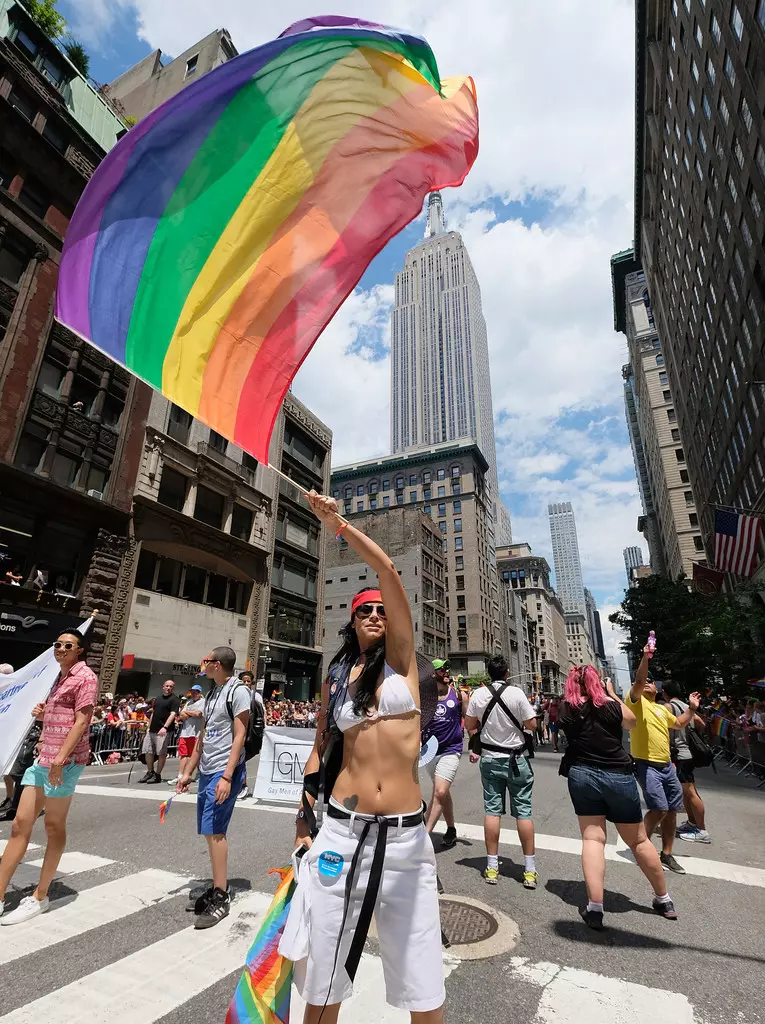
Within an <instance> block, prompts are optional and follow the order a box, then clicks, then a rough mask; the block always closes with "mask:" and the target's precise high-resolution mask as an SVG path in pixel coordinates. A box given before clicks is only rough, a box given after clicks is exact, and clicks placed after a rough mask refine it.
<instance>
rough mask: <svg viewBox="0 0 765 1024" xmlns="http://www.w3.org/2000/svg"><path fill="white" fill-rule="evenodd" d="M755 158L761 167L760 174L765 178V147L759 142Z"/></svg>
mask: <svg viewBox="0 0 765 1024" xmlns="http://www.w3.org/2000/svg"><path fill="white" fill-rule="evenodd" d="M754 158H755V160H756V161H757V166H758V167H759V168H760V174H761V175H762V176H763V178H765V149H763V148H762V146H761V145H760V143H759V142H758V143H757V149H756V150H755V151H754Z"/></svg>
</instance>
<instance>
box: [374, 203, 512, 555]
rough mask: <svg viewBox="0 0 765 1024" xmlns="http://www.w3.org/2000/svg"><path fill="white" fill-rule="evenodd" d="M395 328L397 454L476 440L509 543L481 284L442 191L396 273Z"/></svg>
mask: <svg viewBox="0 0 765 1024" xmlns="http://www.w3.org/2000/svg"><path fill="white" fill-rule="evenodd" d="M391 334H392V338H391V441H392V450H393V453H394V454H398V453H403V452H410V451H415V450H417V449H422V448H430V447H431V446H432V445H436V444H442V443H444V442H448V441H463V440H472V441H475V442H476V443H477V444H478V447H479V448H480V449H481V451H482V453H483V455H484V458H485V459H486V461H487V462H488V463H489V473H488V483H489V487H490V489H491V492H492V494H491V498H492V506H493V507H492V511H493V518H494V541H495V544H496V545H502V544H509V543H511V540H512V538H511V531H510V515H509V513H508V512H507V510H506V509H505V508H504V506H503V505H502V504H501V502H500V500H499V485H498V480H497V451H496V442H495V438H494V413H493V409H492V400H491V376H490V369H489V347H488V342H487V336H486V321H485V320H484V317H483V311H482V309H481V289H480V286H479V284H478V278H477V277H476V273H475V270H474V269H473V264H472V263H471V261H470V256H469V254H468V251H467V249H466V248H465V244H464V242H463V241H462V236H461V235H460V234H459V232H457V231H447V230H446V224H445V221H444V212H443V203H442V200H441V195H440V193H438V192H433V193H431V195H430V196H429V199H428V221H427V228H426V235H425V240H424V241H423V242H421V243H420V244H419V245H417V246H415V247H414V248H413V249H410V250H409V252H408V253H407V254H406V260H405V263H404V269H403V270H401V271H399V273H398V274H396V295H395V305H394V308H393V313H392V331H391Z"/></svg>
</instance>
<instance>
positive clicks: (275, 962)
mask: <svg viewBox="0 0 765 1024" xmlns="http://www.w3.org/2000/svg"><path fill="white" fill-rule="evenodd" d="M269 874H271V875H273V874H278V875H281V881H280V882H279V887H278V889H277V890H276V894H275V896H274V898H273V900H272V901H271V906H270V907H269V908H268V913H267V914H266V919H265V921H264V922H263V924H262V925H261V927H260V930H259V931H258V934H257V935H256V936H255V941H254V942H253V944H252V946H251V947H250V951H249V953H248V954H247V961H246V963H245V968H244V971H243V972H242V977H241V979H240V980H239V984H238V985H237V987H236V992H235V993H234V998H233V999H232V1000H231V1004H230V1005H229V1008H228V1013H227V1014H226V1024H289V1019H290V992H291V988H292V962H291V961H290V960H287V959H285V957H283V956H281V955H280V953H279V940H280V939H281V935H282V932H283V931H284V925H285V924H286V922H287V913H288V912H289V905H290V900H291V899H292V894H293V893H294V891H295V875H294V872H293V870H292V867H291V866H290V867H286V868H273V869H272V870H271V871H269Z"/></svg>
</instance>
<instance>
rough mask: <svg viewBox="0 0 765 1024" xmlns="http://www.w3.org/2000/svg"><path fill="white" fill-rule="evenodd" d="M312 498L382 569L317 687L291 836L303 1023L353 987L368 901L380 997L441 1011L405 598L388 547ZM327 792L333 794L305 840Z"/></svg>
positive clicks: (291, 933) (417, 1015) (327, 1017)
mask: <svg viewBox="0 0 765 1024" xmlns="http://www.w3.org/2000/svg"><path fill="white" fill-rule="evenodd" d="M308 500H309V503H310V506H311V508H312V510H313V511H314V513H315V514H316V515H317V517H318V518H319V519H320V520H321V521H322V522H323V523H324V524H325V525H326V526H327V528H328V529H329V530H331V531H332V533H333V534H335V535H337V536H338V537H340V536H342V538H343V540H345V541H346V542H347V543H348V545H349V547H350V548H351V549H352V550H353V551H354V552H355V553H356V554H357V555H358V556H359V558H360V559H361V560H363V561H364V562H366V563H367V565H368V566H369V567H370V568H371V569H372V570H373V572H376V573H377V576H378V579H379V590H378V589H377V588H370V589H367V590H364V591H361V592H360V593H358V594H357V595H356V597H355V598H354V599H353V601H352V604H351V619H350V622H349V623H348V624H347V626H346V627H345V630H344V632H343V644H342V647H341V649H340V651H339V652H338V654H337V655H336V656H335V658H334V659H333V660H332V662H331V664H330V673H329V677H328V679H327V680H325V682H324V684H323V687H322V707H321V712H320V716H319V726H318V728H317V732H316V741H315V744H314V748H313V751H312V753H311V755H310V757H309V759H308V763H307V765H306V779H305V791H304V799H303V803H302V806H301V810H300V811H299V813H298V819H297V823H296V833H297V838H296V843H297V844H303V845H306V846H309V847H310V849H309V850H308V852H307V853H306V854H305V856H304V857H303V858H302V861H301V864H300V870H299V873H298V886H297V891H296V893H295V896H294V897H293V900H292V904H291V907H290V913H289V918H288V921H287V925H286V928H285V932H284V935H283V937H282V940H281V943H280V947H279V948H280V952H281V953H282V954H283V955H284V956H286V957H287V958H288V959H290V960H293V961H295V983H296V985H297V987H298V990H299V991H300V993H301V995H302V996H303V998H304V999H305V1001H306V1003H307V1006H306V1011H305V1016H304V1018H303V1020H304V1024H317V1022H318V1021H319V1020H321V1024H334V1022H336V1021H337V1016H338V1013H339V1010H340V1004H341V1003H342V1001H343V1000H345V999H348V998H349V997H350V995H351V994H352V991H353V980H354V978H355V975H356V969H357V967H358V964H359V961H360V958H361V953H362V950H363V947H364V941H365V939H366V936H367V933H368V930H369V925H370V923H371V918H372V915H373V914H374V917H375V921H376V924H377V933H378V940H379V944H380V954H381V957H382V962H383V970H384V974H385V985H386V995H387V1000H388V1002H389V1003H390V1004H391V1005H393V1006H396V1007H398V1008H400V1009H403V1010H408V1011H409V1012H410V1014H411V1020H412V1021H416V1022H418V1024H441V1022H443V1002H444V982H443V958H442V953H441V928H440V922H439V909H438V892H437V884H436V861H435V853H434V851H433V844H432V843H431V841H430V839H429V837H428V834H427V832H426V830H425V824H424V820H423V812H422V795H421V792H420V784H419V777H418V762H419V755H420V706H419V704H420V690H419V675H418V669H417V661H416V657H415V649H414V630H413V626H412V616H411V612H410V609H409V603H408V601H407V597H406V593H405V591H404V587H403V585H402V583H401V579H400V578H399V575H398V572H397V571H396V567H395V565H394V564H393V562H392V561H391V559H390V558H389V557H388V555H386V554H385V552H384V551H382V550H381V549H380V548H379V547H378V546H377V544H375V543H374V542H373V541H372V540H370V539H369V538H368V537H366V536H365V535H364V534H363V533H361V532H360V531H359V530H357V529H356V528H355V527H354V526H353V525H350V524H348V523H346V521H345V520H344V519H342V518H341V517H340V515H339V514H338V511H337V503H336V502H335V501H334V499H332V498H327V497H323V496H319V495H317V494H315V493H314V492H311V494H310V495H309V496H308ZM325 741H326V742H327V743H328V744H330V746H329V748H328V750H331V751H337V752H339V751H340V750H341V749H342V765H341V767H339V770H338V772H337V774H336V777H334V778H333V777H332V776H333V775H334V774H335V769H336V767H337V766H336V764H335V761H336V759H335V758H330V759H329V762H328V763H326V762H324V761H323V760H322V754H323V753H324V752H325V750H324V748H325ZM337 760H339V758H338V759H337ZM324 796H327V797H328V798H329V803H328V805H327V808H326V814H324V815H323V821H322V823H321V827H320V829H319V831H318V834H317V835H316V836H315V838H314V839H313V842H312V840H311V833H312V830H313V827H314V826H315V824H316V821H315V818H316V815H317V813H318V815H319V816H322V809H323V807H324V800H323V799H322V798H323V797H324ZM314 807H315V808H316V810H314Z"/></svg>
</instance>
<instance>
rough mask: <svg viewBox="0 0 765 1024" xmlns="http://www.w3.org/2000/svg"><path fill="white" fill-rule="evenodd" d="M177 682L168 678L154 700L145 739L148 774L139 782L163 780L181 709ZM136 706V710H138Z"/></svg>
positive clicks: (151, 782) (151, 783) (154, 782)
mask: <svg viewBox="0 0 765 1024" xmlns="http://www.w3.org/2000/svg"><path fill="white" fill-rule="evenodd" d="M174 688H175V683H174V682H173V680H172V679H166V680H165V681H164V683H163V684H162V693H161V694H160V696H159V697H157V698H156V699H155V701H154V710H153V712H152V715H151V721H150V722H149V729H148V731H147V733H146V736H145V738H144V741H143V753H144V754H145V755H146V774H145V775H144V776H143V778H141V779H139V780H138V781H139V782H145V783H146V784H147V785H149V786H152V785H156V784H157V783H158V782H161V781H162V771H163V769H164V767H165V761H166V760H167V747H168V744H169V743H170V730H171V729H172V727H173V723H174V722H175V720H176V718H177V717H178V712H179V711H180V709H181V702H180V699H179V698H178V697H177V696H176V695H175V694H174V693H173V689H174ZM138 710H139V709H138V707H136V711H138ZM155 758H157V770H156V771H154V759H155Z"/></svg>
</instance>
